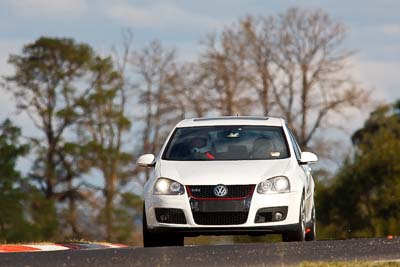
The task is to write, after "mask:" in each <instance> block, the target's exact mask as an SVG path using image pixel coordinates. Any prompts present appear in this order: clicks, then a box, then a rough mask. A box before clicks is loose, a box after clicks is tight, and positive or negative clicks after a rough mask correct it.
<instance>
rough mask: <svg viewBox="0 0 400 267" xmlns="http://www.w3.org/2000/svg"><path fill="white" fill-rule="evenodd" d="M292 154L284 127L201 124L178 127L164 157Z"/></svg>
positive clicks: (263, 157) (230, 157) (280, 156)
mask: <svg viewBox="0 0 400 267" xmlns="http://www.w3.org/2000/svg"><path fill="white" fill-rule="evenodd" d="M287 157H289V152H288V147H287V142H286V139H285V135H284V133H283V129H282V127H272V126H200V127H185V128H177V129H176V130H175V132H174V133H173V135H172V137H171V138H170V140H169V142H168V144H167V146H166V149H165V151H164V154H163V156H162V159H165V160H179V161H197V160H205V161H207V160H209V161H213V160H269V159H283V158H287Z"/></svg>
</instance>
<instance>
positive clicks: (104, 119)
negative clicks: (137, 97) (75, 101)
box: [78, 57, 133, 241]
mask: <svg viewBox="0 0 400 267" xmlns="http://www.w3.org/2000/svg"><path fill="white" fill-rule="evenodd" d="M91 71H92V73H93V74H94V75H95V76H96V79H95V82H94V84H93V86H94V90H93V91H91V92H90V93H89V95H88V96H87V97H85V98H84V99H82V100H81V101H80V103H79V107H80V108H81V110H82V117H81V119H80V120H79V123H78V140H79V143H80V146H81V147H82V148H83V150H82V153H84V155H85V156H84V158H85V161H90V163H89V166H90V167H91V168H97V169H98V170H100V171H101V174H102V176H103V178H104V189H103V194H104V198H105V205H104V208H103V216H102V217H103V218H104V222H105V229H106V234H105V238H106V240H107V241H112V240H113V239H114V236H113V228H114V225H115V224H116V223H117V221H115V220H114V217H113V214H114V211H115V209H114V201H115V197H116V196H117V193H118V191H117V188H116V187H117V183H118V182H120V181H121V180H124V179H125V180H126V179H127V178H128V177H131V175H130V172H131V169H129V166H130V164H131V163H132V161H133V157H132V154H131V153H129V152H126V151H124V150H123V145H124V135H125V134H126V133H128V132H129V130H130V128H131V122H130V121H129V119H128V118H127V116H126V105H127V96H126V87H124V85H123V83H122V82H123V80H122V76H121V74H120V73H119V72H118V71H117V70H116V69H115V68H114V65H113V62H112V59H111V58H100V57H96V59H95V60H94V62H93V64H92V69H91Z"/></svg>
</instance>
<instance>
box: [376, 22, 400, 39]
mask: <svg viewBox="0 0 400 267" xmlns="http://www.w3.org/2000/svg"><path fill="white" fill-rule="evenodd" d="M380 29H381V31H382V32H383V33H384V34H386V35H389V36H400V24H386V25H383V26H381V27H380Z"/></svg>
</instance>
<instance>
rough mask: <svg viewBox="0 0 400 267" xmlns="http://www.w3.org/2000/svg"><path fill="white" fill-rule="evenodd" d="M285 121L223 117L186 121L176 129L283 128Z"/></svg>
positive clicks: (265, 118)
mask: <svg viewBox="0 0 400 267" xmlns="http://www.w3.org/2000/svg"><path fill="white" fill-rule="evenodd" d="M284 124H285V121H284V120H283V119H282V118H277V117H255V116H223V117H208V118H207V117H205V118H193V119H185V120H183V121H181V122H179V123H178V124H177V125H176V127H193V126H215V125H261V126H283V125H284Z"/></svg>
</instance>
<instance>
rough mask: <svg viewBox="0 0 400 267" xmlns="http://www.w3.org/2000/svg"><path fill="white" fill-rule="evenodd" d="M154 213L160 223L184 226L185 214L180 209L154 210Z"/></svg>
mask: <svg viewBox="0 0 400 267" xmlns="http://www.w3.org/2000/svg"><path fill="white" fill-rule="evenodd" d="M155 212H156V219H157V221H158V222H160V223H175V224H186V218H185V214H184V213H183V211H182V210H181V209H165V208H156V209H155Z"/></svg>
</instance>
